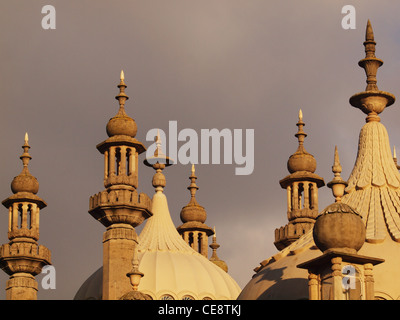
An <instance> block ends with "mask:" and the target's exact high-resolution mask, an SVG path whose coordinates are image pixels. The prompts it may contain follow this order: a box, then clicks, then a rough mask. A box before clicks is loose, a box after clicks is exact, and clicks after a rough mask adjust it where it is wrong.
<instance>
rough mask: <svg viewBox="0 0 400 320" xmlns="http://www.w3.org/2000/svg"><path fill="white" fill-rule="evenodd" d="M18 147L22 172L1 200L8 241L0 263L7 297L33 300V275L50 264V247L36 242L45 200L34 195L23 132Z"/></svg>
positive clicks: (34, 181) (35, 185)
mask: <svg viewBox="0 0 400 320" xmlns="http://www.w3.org/2000/svg"><path fill="white" fill-rule="evenodd" d="M22 148H23V150H24V152H23V154H22V155H21V157H20V159H21V160H22V164H23V168H22V172H21V173H20V174H19V175H18V176H16V177H15V178H14V179H13V181H12V182H11V190H12V192H13V193H14V194H13V195H12V196H10V197H9V198H7V199H5V200H4V201H3V202H2V204H3V205H4V206H5V207H6V208H7V209H8V211H9V222H8V239H9V240H10V242H9V243H7V244H3V245H2V246H1V247H0V267H1V269H3V270H4V271H5V272H6V273H7V274H8V275H10V279H9V280H8V281H7V287H6V298H7V300H36V299H37V291H38V285H37V282H36V280H35V276H36V275H37V274H39V273H40V272H41V271H42V268H43V267H44V266H45V265H49V264H51V261H50V250H49V249H47V248H46V247H45V246H42V245H38V243H37V241H38V240H39V212H40V209H43V208H45V207H46V206H47V204H46V203H45V202H44V201H43V200H42V199H41V198H39V197H38V196H37V195H36V193H37V192H38V190H39V183H38V181H37V179H36V178H35V177H34V176H32V175H31V173H30V172H29V169H28V165H29V161H30V160H31V159H32V157H31V156H30V154H29V149H30V146H29V143H28V134H27V133H26V134H25V141H24V145H23V146H22Z"/></svg>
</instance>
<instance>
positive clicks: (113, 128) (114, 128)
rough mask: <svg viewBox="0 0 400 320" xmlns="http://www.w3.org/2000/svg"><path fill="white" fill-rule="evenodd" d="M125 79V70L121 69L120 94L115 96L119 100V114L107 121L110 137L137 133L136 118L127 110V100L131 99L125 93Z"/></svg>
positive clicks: (133, 135) (131, 135)
mask: <svg viewBox="0 0 400 320" xmlns="http://www.w3.org/2000/svg"><path fill="white" fill-rule="evenodd" d="M124 79H125V75H124V71H121V75H120V83H119V85H118V88H119V94H118V95H116V96H115V99H117V100H118V102H119V110H118V112H117V114H116V115H115V116H114V117H113V118H111V119H110V120H109V121H108V123H107V128H106V129H107V134H108V136H109V137H112V136H130V137H132V138H134V137H135V136H136V133H137V125H136V122H135V120H133V119H132V118H131V117H129V116H128V115H127V114H126V112H125V102H126V100H128V99H129V97H128V96H127V95H126V93H125V89H126V87H127V86H126V84H125V82H124Z"/></svg>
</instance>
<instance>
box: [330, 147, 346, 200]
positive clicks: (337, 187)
mask: <svg viewBox="0 0 400 320" xmlns="http://www.w3.org/2000/svg"><path fill="white" fill-rule="evenodd" d="M332 172H333V174H334V178H333V180H332V181H331V182H329V183H328V184H327V186H328V187H329V188H331V189H332V193H333V196H334V197H335V202H341V201H342V197H343V195H344V189H345V188H346V186H347V182H346V181H344V180H343V179H342V177H341V176H340V173H341V172H342V166H341V165H340V160H339V153H338V149H337V146H335V155H334V162H333V166H332Z"/></svg>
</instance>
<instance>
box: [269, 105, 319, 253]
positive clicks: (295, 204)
mask: <svg viewBox="0 0 400 320" xmlns="http://www.w3.org/2000/svg"><path fill="white" fill-rule="evenodd" d="M296 125H297V127H298V131H297V133H296V134H295V136H296V137H297V139H298V141H299V146H298V148H297V151H296V152H295V153H294V154H292V155H291V156H290V157H289V160H288V162H287V168H288V170H289V172H290V175H288V176H286V177H285V178H283V179H282V180H281V181H279V183H280V185H281V187H282V188H283V189H286V190H287V217H288V220H289V223H288V224H286V225H285V226H283V227H281V228H279V229H276V230H275V242H274V244H275V246H276V247H277V249H278V250H282V249H283V248H285V247H287V246H288V245H289V244H291V243H292V242H294V241H296V240H297V239H298V238H300V237H301V236H302V235H303V234H304V233H306V232H307V231H308V230H310V229H311V228H312V227H313V225H314V222H315V218H316V217H317V216H318V188H320V187H322V186H324V185H325V183H324V179H323V178H321V177H320V176H318V175H317V174H315V173H314V172H315V170H316V168H317V161H316V160H315V158H314V157H313V156H312V155H311V154H309V153H308V152H307V151H306V149H305V148H304V139H305V137H306V136H307V134H306V133H305V132H304V131H303V127H304V126H305V123H304V122H303V112H302V111H301V110H300V111H299V121H298V122H297V124H296Z"/></svg>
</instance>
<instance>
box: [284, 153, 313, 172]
mask: <svg viewBox="0 0 400 320" xmlns="http://www.w3.org/2000/svg"><path fill="white" fill-rule="evenodd" d="M287 168H288V170H289V172H290V173H294V172H297V171H308V172H312V173H314V172H315V170H316V169H317V161H316V160H315V158H314V156H313V155H312V154H310V153H308V152H307V151H305V150H304V148H302V149H301V150H297V151H296V152H295V153H294V154H292V155H291V156H290V157H289V160H288V162H287Z"/></svg>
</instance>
